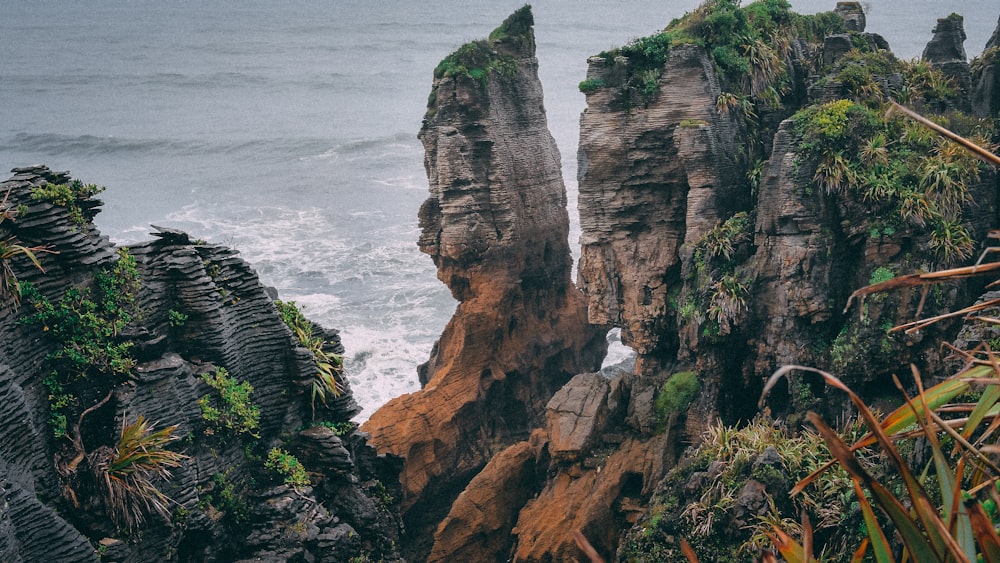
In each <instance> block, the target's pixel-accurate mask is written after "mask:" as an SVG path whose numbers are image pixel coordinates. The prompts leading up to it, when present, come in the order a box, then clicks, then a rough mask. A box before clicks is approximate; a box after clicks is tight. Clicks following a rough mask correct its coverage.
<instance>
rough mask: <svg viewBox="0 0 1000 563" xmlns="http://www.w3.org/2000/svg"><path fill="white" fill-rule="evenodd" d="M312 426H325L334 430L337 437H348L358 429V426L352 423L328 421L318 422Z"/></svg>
mask: <svg viewBox="0 0 1000 563" xmlns="http://www.w3.org/2000/svg"><path fill="white" fill-rule="evenodd" d="M312 425H313V426H325V427H327V428H329V429H331V430H333V433H334V434H336V435H337V436H346V435H348V434H350V433H351V432H354V429H355V428H357V426H356V425H355V424H354V423H353V422H351V421H342V422H330V421H328V420H318V421H316V422H314V423H312Z"/></svg>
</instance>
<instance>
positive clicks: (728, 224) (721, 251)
mask: <svg viewBox="0 0 1000 563" xmlns="http://www.w3.org/2000/svg"><path fill="white" fill-rule="evenodd" d="M752 226H753V225H752V224H751V223H750V216H749V215H748V214H747V213H746V212H745V211H740V212H739V213H736V214H734V215H733V216H732V217H730V218H729V219H726V220H725V221H723V222H722V223H720V224H719V225H717V226H716V227H714V228H713V229H712V230H710V231H708V232H707V233H705V235H704V236H703V237H702V238H701V239H699V240H698V242H696V243H695V246H694V248H695V250H694V253H695V261H696V262H699V261H704V262H710V261H712V260H715V259H718V258H722V259H724V260H725V261H729V260H732V258H733V256H734V253H735V251H736V248H738V247H739V245H741V244H744V243H746V242H749V241H750V239H751V236H750V235H751V233H750V231H751V228H752Z"/></svg>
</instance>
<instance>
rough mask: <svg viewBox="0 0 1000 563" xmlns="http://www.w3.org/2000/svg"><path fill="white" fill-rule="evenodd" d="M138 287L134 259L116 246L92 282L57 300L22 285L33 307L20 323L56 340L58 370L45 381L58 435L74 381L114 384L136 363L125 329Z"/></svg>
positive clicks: (134, 314) (53, 355)
mask: <svg viewBox="0 0 1000 563" xmlns="http://www.w3.org/2000/svg"><path fill="white" fill-rule="evenodd" d="M139 288H140V281H139V271H138V269H137V267H136V262H135V258H134V257H133V256H132V255H131V254H129V252H128V249H127V248H124V247H123V248H120V249H119V250H118V260H117V261H116V262H115V263H114V264H113V265H112V266H111V267H109V268H105V269H103V270H102V271H101V272H99V273H98V274H97V275H96V276H95V277H94V283H93V286H92V287H82V288H71V289H68V290H66V292H65V293H63V295H62V297H60V298H59V300H58V301H56V302H52V301H50V300H49V299H48V298H47V297H45V296H44V295H42V294H41V292H39V291H38V289H36V288H35V287H34V286H33V285H31V284H27V283H26V284H23V286H22V291H23V294H24V296H25V297H26V298H27V299H28V300H29V301H31V303H32V304H33V307H34V312H33V313H31V314H29V315H26V316H25V317H24V318H23V319H21V320H20V321H19V322H22V323H27V324H35V325H38V326H41V328H42V331H43V332H44V333H45V335H46V337H47V338H49V339H52V340H54V341H55V343H56V350H55V351H53V352H50V353H49V354H48V355H47V356H46V359H47V360H48V361H50V362H51V363H52V364H53V365H54V367H55V369H54V370H53V372H52V373H51V374H50V375H49V376H48V377H47V378H46V379H45V382H44V384H45V386H46V388H47V389H48V390H49V395H48V397H49V407H50V414H51V416H50V421H51V422H52V425H53V432H54V433H55V435H56V437H62V436H65V435H66V430H67V424H66V422H67V414H68V413H69V412H70V410H71V409H72V408H75V407H76V406H77V405H76V403H75V401H74V400H73V395H72V393H71V392H70V391H69V389H70V387H71V386H72V385H73V384H75V383H76V382H78V381H80V380H84V379H87V380H89V381H90V382H91V383H90V384H91V385H96V386H99V387H104V388H109V387H114V386H116V385H118V384H120V383H121V382H123V381H124V380H125V379H126V378H127V377H128V375H129V374H130V373H131V371H132V368H134V367H135V359H133V358H132V345H133V343H132V342H131V341H129V340H127V339H125V338H124V337H123V336H122V332H123V331H124V330H125V328H126V327H128V326H129V325H130V324H131V323H132V322H133V321H135V320H137V319H138V318H140V317H141V314H140V311H139V308H138V302H137V298H138V293H139Z"/></svg>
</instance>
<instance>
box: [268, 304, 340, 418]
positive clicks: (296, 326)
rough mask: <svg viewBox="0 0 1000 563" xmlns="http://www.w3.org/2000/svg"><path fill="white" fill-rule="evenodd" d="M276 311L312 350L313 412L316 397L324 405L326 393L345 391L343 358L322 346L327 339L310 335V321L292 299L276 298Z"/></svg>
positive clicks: (335, 394) (303, 344) (308, 348)
mask: <svg viewBox="0 0 1000 563" xmlns="http://www.w3.org/2000/svg"><path fill="white" fill-rule="evenodd" d="M274 304H275V306H276V307H277V308H278V313H279V314H280V315H281V319H282V320H283V321H284V322H285V324H286V325H287V326H288V328H290V329H292V333H293V334H294V335H295V337H296V338H297V339H298V341H299V343H300V344H301V345H302V346H303V347H305V349H306V350H309V352H310V353H312V356H313V360H314V361H315V364H316V377H315V378H314V379H313V386H312V396H311V404H312V407H313V412H314V414H315V410H316V399H317V398H318V399H319V400H320V402H322V403H323V404H324V405H325V404H326V398H327V396H329V395H333V396H334V397H339V396H340V394H341V393H342V392H343V391H344V382H343V374H342V373H341V370H342V369H343V359H342V358H341V357H340V355H339V354H331V353H327V352H326V351H325V350H324V348H325V347H326V341H325V340H323V339H322V338H320V337H318V336H313V325H312V323H311V322H310V321H309V319H307V318H306V317H305V315H303V314H302V311H300V310H299V308H298V306H297V305H296V304H295V302H294V301H275V302H274Z"/></svg>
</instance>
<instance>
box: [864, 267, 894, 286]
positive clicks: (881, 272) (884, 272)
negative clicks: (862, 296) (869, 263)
mask: <svg viewBox="0 0 1000 563" xmlns="http://www.w3.org/2000/svg"><path fill="white" fill-rule="evenodd" d="M894 277H896V273H895V272H893V271H892V270H891V269H889V268H886V267H885V266H879V267H878V268H875V269H874V270H872V275H871V278H869V280H868V285H875V284H877V283H882V282H885V281H889V280H891V279H892V278H894Z"/></svg>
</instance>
